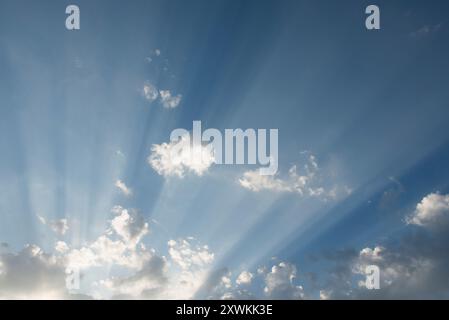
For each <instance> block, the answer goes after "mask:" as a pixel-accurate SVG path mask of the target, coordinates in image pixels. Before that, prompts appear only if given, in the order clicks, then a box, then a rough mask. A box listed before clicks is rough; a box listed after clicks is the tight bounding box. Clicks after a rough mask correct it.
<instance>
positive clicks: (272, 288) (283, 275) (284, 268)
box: [264, 262, 304, 299]
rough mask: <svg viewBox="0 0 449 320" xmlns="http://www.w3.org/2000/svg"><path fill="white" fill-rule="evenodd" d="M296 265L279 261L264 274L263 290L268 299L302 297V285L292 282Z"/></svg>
mask: <svg viewBox="0 0 449 320" xmlns="http://www.w3.org/2000/svg"><path fill="white" fill-rule="evenodd" d="M296 273H297V270H296V266H294V265H293V264H291V263H288V262H280V263H279V264H278V265H275V266H273V267H272V268H271V271H270V272H268V273H267V274H266V275H265V288H264V292H265V294H266V295H267V296H268V297H269V298H270V299H302V298H304V290H303V288H302V286H298V285H295V284H294V280H295V278H296Z"/></svg>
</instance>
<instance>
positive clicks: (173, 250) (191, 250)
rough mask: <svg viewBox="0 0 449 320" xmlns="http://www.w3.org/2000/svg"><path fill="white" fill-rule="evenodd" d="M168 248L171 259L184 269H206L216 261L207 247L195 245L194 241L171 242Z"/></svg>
mask: <svg viewBox="0 0 449 320" xmlns="http://www.w3.org/2000/svg"><path fill="white" fill-rule="evenodd" d="M168 247H169V250H168V253H169V254H170V257H171V259H172V260H173V261H174V262H175V263H176V264H177V265H179V266H180V267H181V268H182V269H190V268H191V267H192V266H194V267H204V266H206V265H209V264H210V263H211V262H212V261H213V260H214V254H213V253H211V252H209V248H208V246H207V245H204V246H199V245H193V244H192V240H190V241H189V240H186V239H181V240H178V241H175V240H170V241H169V242H168Z"/></svg>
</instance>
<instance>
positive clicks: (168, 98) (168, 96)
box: [159, 90, 182, 109]
mask: <svg viewBox="0 0 449 320" xmlns="http://www.w3.org/2000/svg"><path fill="white" fill-rule="evenodd" d="M159 95H160V100H161V103H162V106H163V107H164V108H167V109H173V108H176V107H177V106H178V105H179V104H180V103H181V99H182V96H181V95H180V94H178V95H175V96H174V95H172V93H171V92H170V90H160V91H159Z"/></svg>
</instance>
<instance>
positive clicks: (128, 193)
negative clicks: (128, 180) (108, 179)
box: [115, 180, 132, 197]
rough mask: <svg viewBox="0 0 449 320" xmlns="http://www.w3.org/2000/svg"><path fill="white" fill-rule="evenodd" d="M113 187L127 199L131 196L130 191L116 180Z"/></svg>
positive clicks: (121, 182) (120, 181)
mask: <svg viewBox="0 0 449 320" xmlns="http://www.w3.org/2000/svg"><path fill="white" fill-rule="evenodd" d="M115 186H116V187H117V188H118V189H119V190H120V191H121V192H122V193H123V194H124V195H125V196H127V197H129V196H131V195H132V190H131V189H130V188H129V187H128V186H127V185H126V184H125V183H124V182H123V181H122V180H117V181H116V182H115Z"/></svg>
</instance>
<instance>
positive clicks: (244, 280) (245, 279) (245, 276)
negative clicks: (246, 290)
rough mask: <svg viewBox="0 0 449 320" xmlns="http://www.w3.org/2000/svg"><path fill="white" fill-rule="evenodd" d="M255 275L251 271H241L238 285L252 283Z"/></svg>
mask: <svg viewBox="0 0 449 320" xmlns="http://www.w3.org/2000/svg"><path fill="white" fill-rule="evenodd" d="M253 277H254V275H253V274H252V273H251V272H249V271H243V272H242V273H240V275H239V276H238V277H237V280H236V281H235V282H236V283H237V284H238V285H246V284H250V283H251V281H252V279H253Z"/></svg>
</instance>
